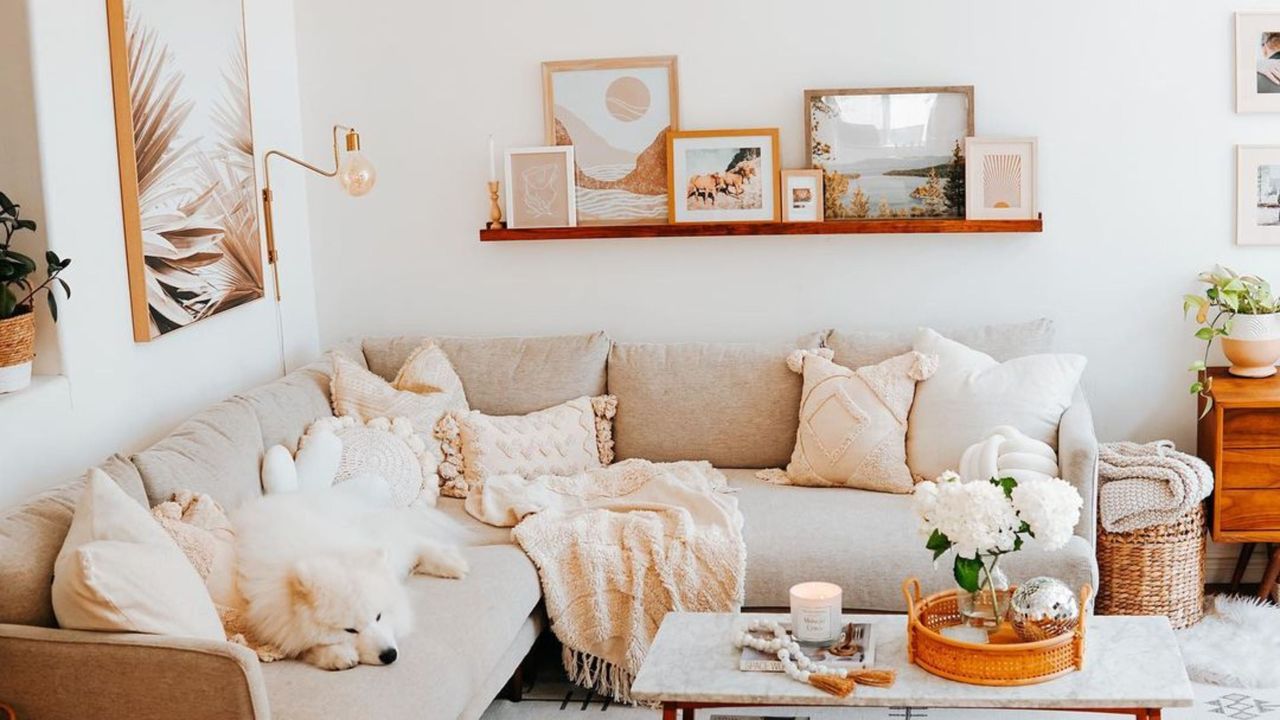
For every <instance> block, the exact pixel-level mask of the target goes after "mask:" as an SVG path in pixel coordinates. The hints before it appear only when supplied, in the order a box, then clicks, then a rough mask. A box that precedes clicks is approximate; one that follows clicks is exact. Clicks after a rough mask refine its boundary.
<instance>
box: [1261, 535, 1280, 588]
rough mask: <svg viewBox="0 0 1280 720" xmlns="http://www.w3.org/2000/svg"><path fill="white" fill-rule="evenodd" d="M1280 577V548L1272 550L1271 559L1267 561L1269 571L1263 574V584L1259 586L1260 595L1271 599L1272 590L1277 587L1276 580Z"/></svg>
mask: <svg viewBox="0 0 1280 720" xmlns="http://www.w3.org/2000/svg"><path fill="white" fill-rule="evenodd" d="M1278 578H1280V548H1276V549H1275V550H1273V551H1272V552H1271V561H1270V562H1268V563H1267V572H1266V574H1265V575H1263V576H1262V584H1261V585H1259V586H1258V597H1260V598H1262V599H1263V600H1270V599H1271V592H1272V591H1273V590H1275V589H1276V580H1277V579H1278Z"/></svg>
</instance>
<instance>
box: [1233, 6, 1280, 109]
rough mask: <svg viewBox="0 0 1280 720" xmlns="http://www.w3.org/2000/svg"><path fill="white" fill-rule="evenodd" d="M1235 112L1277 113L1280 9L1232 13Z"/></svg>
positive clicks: (1279, 63)
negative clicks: (1234, 53) (1233, 19)
mask: <svg viewBox="0 0 1280 720" xmlns="http://www.w3.org/2000/svg"><path fill="white" fill-rule="evenodd" d="M1236 112H1242V113H1244V112H1280V12H1239V13H1236Z"/></svg>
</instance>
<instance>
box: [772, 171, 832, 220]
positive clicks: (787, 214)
mask: <svg viewBox="0 0 1280 720" xmlns="http://www.w3.org/2000/svg"><path fill="white" fill-rule="evenodd" d="M781 184H782V222H822V215H823V212H822V171H821V170H783V171H782V183H781Z"/></svg>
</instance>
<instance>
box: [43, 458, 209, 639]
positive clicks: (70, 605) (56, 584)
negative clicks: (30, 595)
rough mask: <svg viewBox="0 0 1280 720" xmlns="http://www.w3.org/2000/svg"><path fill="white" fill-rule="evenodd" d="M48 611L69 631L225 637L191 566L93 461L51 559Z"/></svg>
mask: <svg viewBox="0 0 1280 720" xmlns="http://www.w3.org/2000/svg"><path fill="white" fill-rule="evenodd" d="M53 613H54V615H55V616H56V617H57V618H58V625H60V626H61V627H64V628H69V629H73V630H101V631H107V632H136V633H150V634H153V635H179V636H183V637H197V638H206V639H209V640H225V639H226V635H225V634H224V633H223V631H222V622H221V621H219V620H218V611H217V610H216V609H214V606H213V600H212V599H211V598H210V597H209V591H208V590H207V589H205V584H204V581H203V580H201V579H200V574H199V573H197V572H196V569H195V567H193V566H192V565H191V563H190V562H189V561H188V560H187V558H186V556H185V555H183V554H182V551H181V550H179V549H178V546H177V544H176V543H174V541H173V539H172V538H170V537H169V535H168V533H166V532H165V531H164V529H163V528H161V527H160V525H159V524H158V523H157V522H156V521H155V520H154V519H153V518H152V517H151V515H150V514H149V513H148V512H147V511H146V510H143V509H142V507H141V506H139V505H138V503H136V502H135V501H133V500H132V499H130V498H129V496H128V495H126V494H125V492H124V491H123V490H121V489H120V487H119V486H118V485H116V484H115V482H114V481H112V480H111V478H110V477H108V476H107V474H106V473H104V472H102V471H101V470H99V469H97V468H94V469H93V470H90V471H89V477H88V479H87V481H86V482H85V487H84V492H83V493H82V494H81V496H80V500H79V502H78V503H77V505H76V512H75V516H74V517H73V518H72V520H71V528H70V529H69V530H68V531H67V539H66V540H65V541H63V544H62V550H61V551H60V552H59V553H58V559H57V561H56V562H55V563H54V570H53Z"/></svg>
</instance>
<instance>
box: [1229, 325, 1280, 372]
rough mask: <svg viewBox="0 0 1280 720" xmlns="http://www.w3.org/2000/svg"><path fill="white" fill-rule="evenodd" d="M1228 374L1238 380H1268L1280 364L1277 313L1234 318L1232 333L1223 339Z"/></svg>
mask: <svg viewBox="0 0 1280 720" xmlns="http://www.w3.org/2000/svg"><path fill="white" fill-rule="evenodd" d="M1222 352H1223V353H1224V354H1225V355H1226V356H1227V360H1229V361H1231V368H1230V369H1229V372H1230V373H1231V374H1232V375H1238V376H1240V377H1255V378H1257V377H1270V376H1272V375H1275V374H1276V362H1277V361H1280V313H1273V314H1270V315H1236V316H1234V317H1233V318H1231V334H1230V335H1227V336H1225V337H1223V338H1222Z"/></svg>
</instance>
